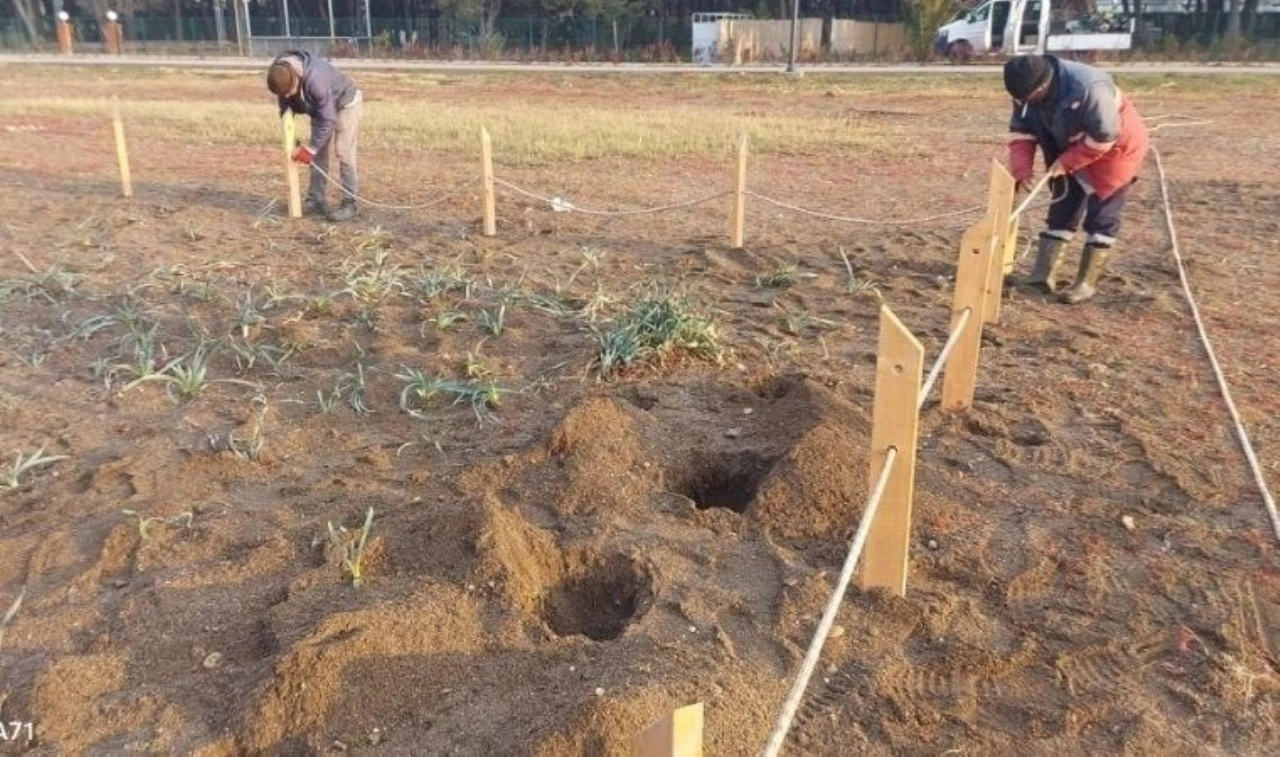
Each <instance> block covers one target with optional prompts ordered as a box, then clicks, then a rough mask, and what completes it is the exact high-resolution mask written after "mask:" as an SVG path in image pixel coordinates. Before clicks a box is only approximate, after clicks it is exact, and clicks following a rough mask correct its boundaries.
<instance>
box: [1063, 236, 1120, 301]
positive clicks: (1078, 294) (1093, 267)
mask: <svg viewBox="0 0 1280 757" xmlns="http://www.w3.org/2000/svg"><path fill="white" fill-rule="evenodd" d="M1110 262H1111V248H1110V247H1104V246H1101V245H1093V244H1086V245H1085V246H1084V252H1083V253H1082V254H1081V255H1080V272H1079V273H1078V274H1077V275H1076V283H1075V286H1073V287H1071V288H1070V289H1068V290H1067V291H1065V292H1063V293H1062V301H1063V302H1065V303H1067V304H1068V305H1077V304H1079V303H1081V302H1084V301H1085V300H1088V299H1091V298H1092V297H1093V296H1094V295H1095V294H1097V293H1098V280H1099V279H1101V278H1102V274H1104V273H1106V272H1107V264H1108V263H1110Z"/></svg>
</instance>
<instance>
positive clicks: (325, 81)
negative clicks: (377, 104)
mask: <svg viewBox="0 0 1280 757" xmlns="http://www.w3.org/2000/svg"><path fill="white" fill-rule="evenodd" d="M288 58H292V59H293V62H295V63H298V64H299V65H300V66H301V68H302V86H301V87H300V88H299V90H298V94H297V95H295V96H294V97H281V98H278V99H279V101H280V115H282V116H283V115H284V112H285V111H286V110H292V111H293V112H294V113H302V114H306V115H308V116H311V148H312V149H314V150H315V151H316V152H320V151H321V150H323V149H324V148H325V147H328V145H329V138H330V137H332V136H333V130H334V128H336V127H337V125H338V111H339V110H341V109H342V108H345V107H347V106H348V105H350V104H351V103H352V102H353V101H354V100H355V98H356V95H357V94H358V93H359V91H360V90H358V89H356V85H355V84H354V83H353V82H352V81H351V79H350V77H348V76H347V75H346V74H344V73H342V72H341V71H339V70H338V69H337V68H335V67H334V65H333V64H332V63H330V62H329V61H327V60H325V59H324V58H321V57H319V56H316V55H312V54H311V53H309V52H306V51H304V50H286V51H285V52H283V53H281V54H280V55H278V56H276V59H275V61H274V62H275V63H287V62H288V61H287V60H286V59H288Z"/></svg>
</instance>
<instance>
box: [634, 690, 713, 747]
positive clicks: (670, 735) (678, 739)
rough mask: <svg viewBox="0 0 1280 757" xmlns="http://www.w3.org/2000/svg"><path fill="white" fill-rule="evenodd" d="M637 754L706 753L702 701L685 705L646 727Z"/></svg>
mask: <svg viewBox="0 0 1280 757" xmlns="http://www.w3.org/2000/svg"><path fill="white" fill-rule="evenodd" d="M635 754H636V757H702V702H698V703H697V704H691V705H689V706H687V707H681V708H680V709H678V710H676V711H675V712H673V713H671V714H670V715H668V716H666V717H665V718H662V719H661V720H659V721H657V722H655V723H653V724H652V725H650V726H649V727H648V728H646V729H644V731H643V732H641V733H640V735H639V736H638V737H636V743H635Z"/></svg>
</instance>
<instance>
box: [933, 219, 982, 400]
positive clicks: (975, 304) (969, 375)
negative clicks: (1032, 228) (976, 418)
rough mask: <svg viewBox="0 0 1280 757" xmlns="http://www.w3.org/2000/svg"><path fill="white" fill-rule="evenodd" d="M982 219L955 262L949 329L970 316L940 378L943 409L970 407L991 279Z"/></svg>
mask: <svg viewBox="0 0 1280 757" xmlns="http://www.w3.org/2000/svg"><path fill="white" fill-rule="evenodd" d="M988 221H989V219H986V218H984V219H983V220H981V221H979V222H978V223H976V224H974V225H973V226H970V227H969V229H968V231H966V232H965V233H964V235H963V236H962V237H960V259H959V261H958V262H957V263H956V292H955V297H954V299H953V300H952V304H951V330H952V331H954V330H955V329H956V327H957V326H958V325H960V319H961V318H962V317H963V316H964V311H965V310H969V311H970V313H969V315H970V317H969V320H968V322H967V323H966V324H965V326H964V333H962V334H961V335H960V336H959V337H958V338H957V339H956V346H955V349H954V350H953V351H952V353H951V357H950V359H948V360H947V367H946V373H944V374H943V378H942V409H943V410H946V411H948V412H955V411H959V410H965V409H967V408H968V407H969V406H970V405H972V404H973V392H974V389H975V388H976V385H977V381H978V353H979V352H980V351H981V349H982V325H983V319H982V315H983V314H984V313H986V312H987V285H988V282H989V281H990V280H991V265H992V258H993V257H994V256H995V248H994V245H993V244H992V240H993V237H992V236H991V232H990V231H989V229H988Z"/></svg>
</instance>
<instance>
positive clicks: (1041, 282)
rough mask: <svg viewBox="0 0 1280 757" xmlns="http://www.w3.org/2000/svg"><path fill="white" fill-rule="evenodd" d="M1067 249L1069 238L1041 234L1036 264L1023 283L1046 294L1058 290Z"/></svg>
mask: <svg viewBox="0 0 1280 757" xmlns="http://www.w3.org/2000/svg"><path fill="white" fill-rule="evenodd" d="M1066 249H1067V240H1065V239H1059V238H1057V237H1051V236H1047V235H1045V234H1041V235H1040V247H1039V249H1038V250H1036V264H1035V266H1034V267H1033V268H1032V269H1031V275H1030V276H1028V277H1027V278H1025V279H1023V281H1022V283H1023V284H1025V285H1027V286H1030V287H1035V288H1036V289H1039V290H1040V291H1042V292H1044V293H1045V294H1053V293H1054V292H1056V291H1058V289H1059V287H1060V285H1061V282H1060V277H1061V274H1062V259H1063V253H1064V252H1065V251H1066Z"/></svg>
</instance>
